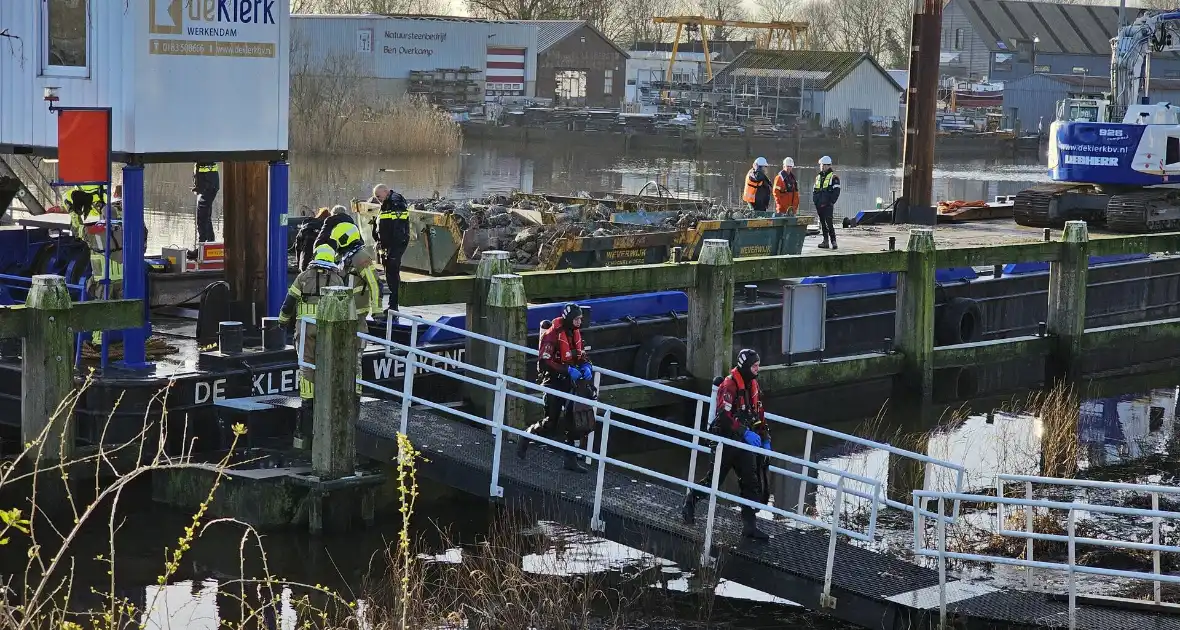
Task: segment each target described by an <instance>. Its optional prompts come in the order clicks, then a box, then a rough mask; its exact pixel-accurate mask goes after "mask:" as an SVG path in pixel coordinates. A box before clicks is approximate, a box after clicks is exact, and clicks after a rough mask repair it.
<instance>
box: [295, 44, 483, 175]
mask: <svg viewBox="0 0 1180 630" xmlns="http://www.w3.org/2000/svg"><path fill="white" fill-rule="evenodd" d="M302 37H303V36H302V35H300V34H294V35H293V36H292V38H291V89H290V112H291V120H290V130H289V136H290V147H291V149H292V150H294V151H304V152H307V153H312V154H327V155H341V154H356V155H448V154H452V153H455V152H457V151H458V150H459V147H460V144H461V132H460V130H459V125H458V123H456V122H454V121H453V120H452V119H451V116H450V114H448V113H447V112H445V111H442V110H441V109H439V108H438V107H435V106H434V105H432V104H430V103H429V102H427V101H425V100H423V99H422V98H419V97H415V96H404V97H402V98H398V99H394V100H390V99H389V98H388V97H387V96H385V95H384V94H380V93H379V92H378V90H377V89H376V87H375V86H376V85H377V83H378V80H377V79H373V78H371V77H368V76H366V74H367V73H366V71H365V70H364V65H363V64H362V63H361V61H360V60H359V59H358V58H357V55H356V54H331V55H327V56H324V57H315V56H313V55H312V52H311V51H312V48H313V47H311V46H308V45H306V42H305V41H303V40H302Z"/></svg>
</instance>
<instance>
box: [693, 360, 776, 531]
mask: <svg viewBox="0 0 1180 630" xmlns="http://www.w3.org/2000/svg"><path fill="white" fill-rule="evenodd" d="M760 365H761V359H760V357H759V356H758V353H757V352H756V351H754V350H751V349H749V348H747V349H745V350H742V351H741V352H739V353H738V360H737V366H736V367H734V368H733V369H732V370H730V372H729V375H728V376H726V377H725V378H724V379H723V380H722V381H721V384H720V385H719V386H718V389H717V405H716V406H717V415H716V416H715V417H714V418H713V422H712V424H711V425H710V426H709V431H710V432H711V433H714V434H716V435H718V436H721V437H723V438H726V439H730V440H735V441H738V442H745V443H747V444H749V445H751V446H756V447H759V448H766V449H769V448H770V431H769V429H768V427H767V425H766V417H765V412H764V411H763V409H762V396H761V393H760V392H759V390H758V381H757V378H758V368H759V367H760ZM730 470H732V471H734V473H736V474H737V477H738V487H739V489H740V492H741V497H742V498H743V499H747V500H749V501H754V502H760V501H763V502H764V501H765V498H766V497H765V493H764V492H763V487H762V479H761V476H760V471H759V466H758V457H757V456H756V455H755V454H754V453H752V452H750V451H747V450H743V449H740V448H737V447H730V446H727V447H725V448H724V449H722V451H721V475H722V479H721V482H724V481H725V475H728V474H729V471H730ZM712 477H713V466H712V465H711V464H710V465H706V466H705V469H704V471H702V474H701V475H700V477H699V478H698V479H697V485H700V486H709V485H712V483H713V480H712ZM719 483H720V482H719ZM701 496H703V495H702V494H701V493H700V492H698V491H695V490H692V489H690V490H689V491H688V494H687V496H686V497H685V498H684V507H683V509H682V516H683V518H684V522H685V523H688V524H691V523H693V522H694V520H695V517H696V513H695V512H696V502H697V499H699V498H700V497H701ZM742 534H743V535H744V536H746V537H747V538H753V539H756V540H766V539H767V535H766V533H765V532H763V531H762V530H760V529H758V522H757V517H756V515H755V512H754V508H752V507H750V506H748V505H742Z"/></svg>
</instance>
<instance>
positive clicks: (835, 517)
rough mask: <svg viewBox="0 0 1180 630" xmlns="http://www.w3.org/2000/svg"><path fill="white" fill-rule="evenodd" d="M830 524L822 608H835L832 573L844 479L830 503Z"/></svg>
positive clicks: (842, 510) (821, 598)
mask: <svg viewBox="0 0 1180 630" xmlns="http://www.w3.org/2000/svg"><path fill="white" fill-rule="evenodd" d="M832 504H833V505H832V523H831V528H830V529H829V530H828V562H827V565H825V568H824V592H823V595H822V596H821V597H820V599H819V605H820V606H821V607H822V608H829V609H831V608H835V607H836V598H834V597H832V573H833V572H834V571H835V568H836V539H837V535H838V531H837V530H839V529H840V517H841V516H843V515H844V477H840V480H839V481H838V482H837V483H836V498H835V499H834V500H833V501H832Z"/></svg>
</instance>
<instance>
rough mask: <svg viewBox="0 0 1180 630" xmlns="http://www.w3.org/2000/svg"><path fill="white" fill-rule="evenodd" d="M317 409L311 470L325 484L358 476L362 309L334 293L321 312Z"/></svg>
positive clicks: (345, 291) (346, 293)
mask: <svg viewBox="0 0 1180 630" xmlns="http://www.w3.org/2000/svg"><path fill="white" fill-rule="evenodd" d="M315 319H316V345H315V372H316V377H315V406H314V429H313V431H312V435H313V438H312V445H311V467H312V472H313V473H314V474H315V475H317V476H318V477H319V478H320V479H321V480H329V479H339V478H341V477H346V476H348V475H351V474H353V471H354V468H355V461H356V420H357V414H358V413H359V409H358V408H357V394H356V377H357V373H356V357H357V351H358V350H359V343H358V340H357V336H356V303H355V302H354V301H353V298H352V294H351V292H350V290H349V288H348V287H328V288H326V289H324V295H323V297H321V298H320V301H319V304H318V305H317V306H316V318H315Z"/></svg>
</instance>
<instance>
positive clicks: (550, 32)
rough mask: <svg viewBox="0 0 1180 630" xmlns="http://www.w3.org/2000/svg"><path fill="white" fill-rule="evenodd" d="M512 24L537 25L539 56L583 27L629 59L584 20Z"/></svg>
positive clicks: (533, 21)
mask: <svg viewBox="0 0 1180 630" xmlns="http://www.w3.org/2000/svg"><path fill="white" fill-rule="evenodd" d="M513 23H515V24H536V25H537V54H541V53H543V52H545V51H546V50H549V49H550V48H552V47H554V46H556V45H557V44H558V42H561V41H562V40H564V39H565V38H567V37H569V36H570V35H573V34H574V32H575V31H577V30H578V29H580V28H582V27H583V26H585V27H586V28H588V29H590V30H592V31H594V32H595V33H597V34H598V36H599V37H601V38H602V39H604V40H605V41H606V43H608V44H610V45H611V47H612V48H614V49H615V50H617V51H619V54H621V55H623V57H629V55H628V54H627V51H625V50H623V49H622V48H619V45H618V44H616V43H615V42H614V40H612V39H611V38H609V37H607V36H606V35H603V33H602V31H600V30H598V29H596V28H594V25H593V24H591V23H589V22H587V21H586V20H515V21H514V22H513Z"/></svg>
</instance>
